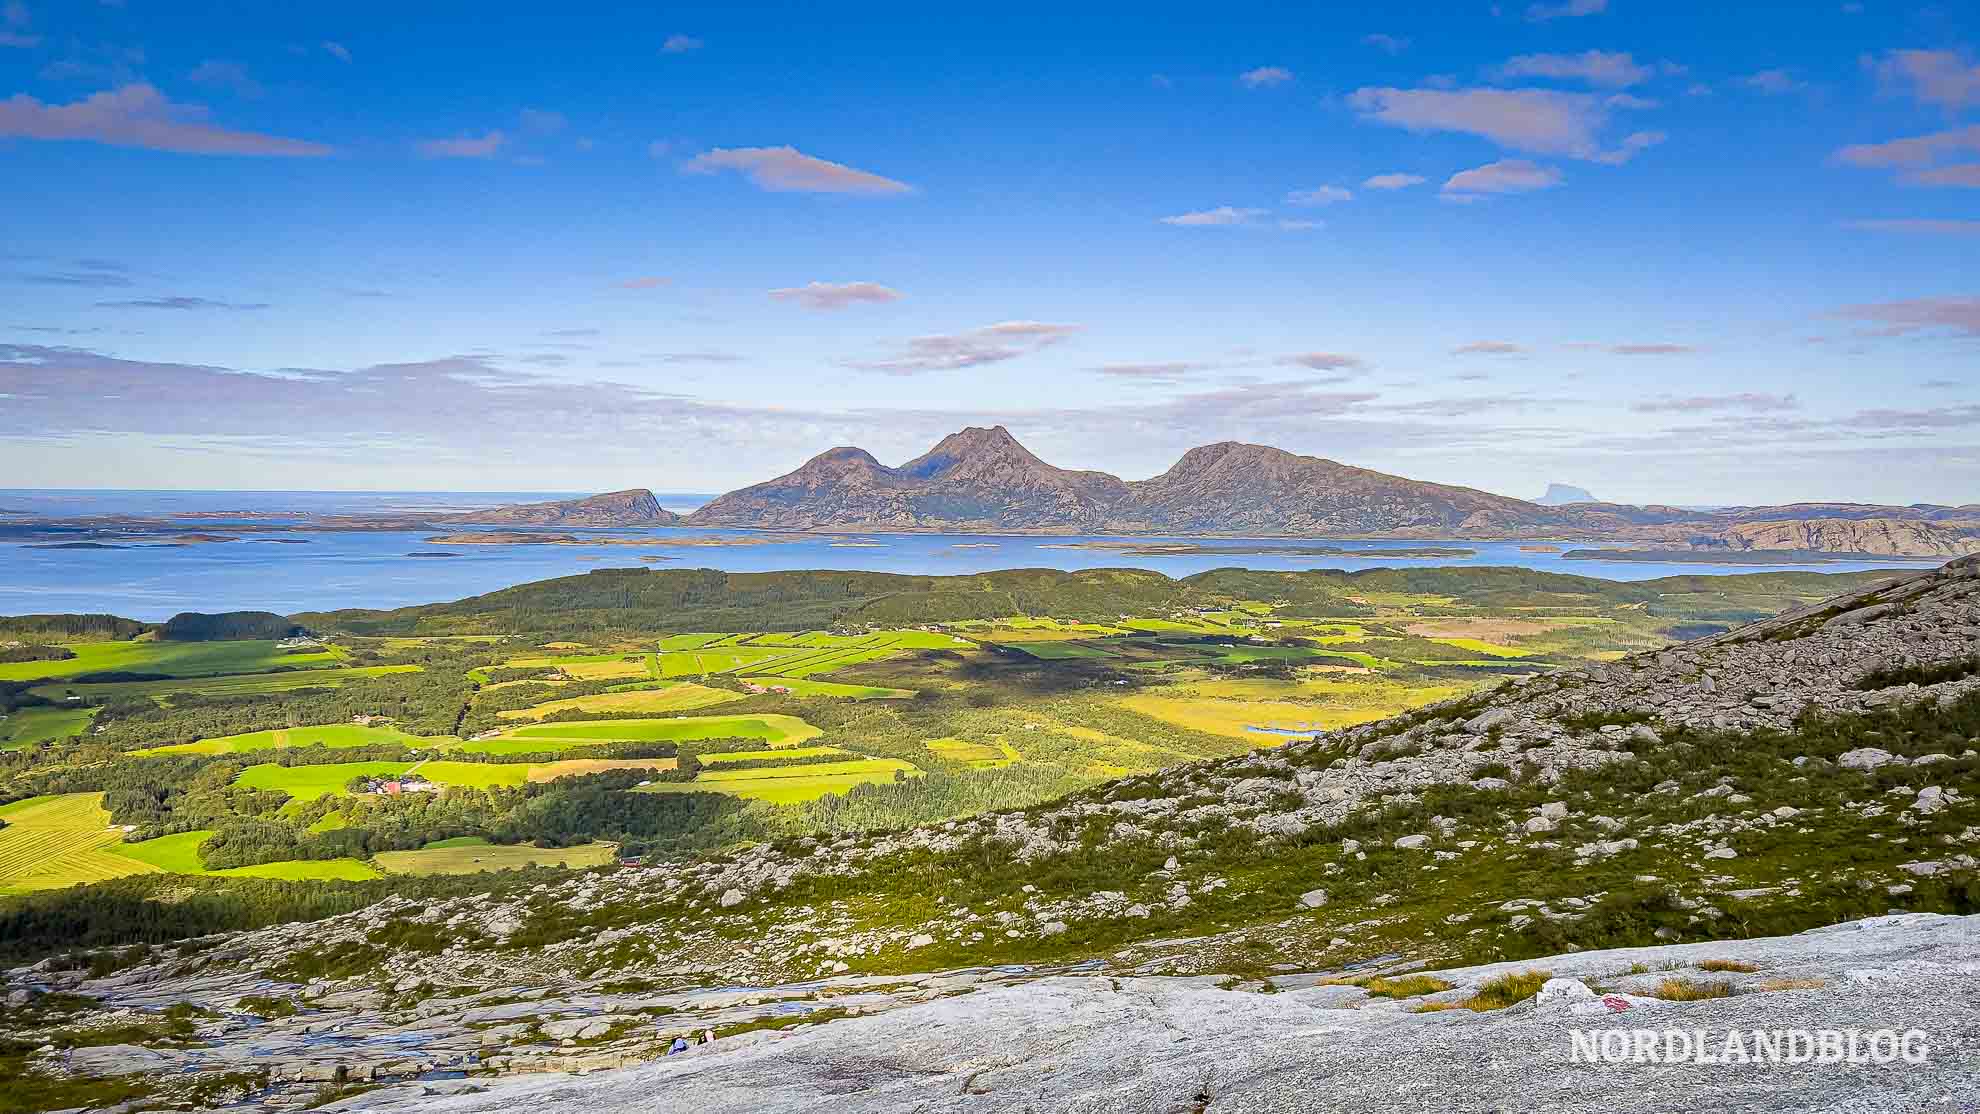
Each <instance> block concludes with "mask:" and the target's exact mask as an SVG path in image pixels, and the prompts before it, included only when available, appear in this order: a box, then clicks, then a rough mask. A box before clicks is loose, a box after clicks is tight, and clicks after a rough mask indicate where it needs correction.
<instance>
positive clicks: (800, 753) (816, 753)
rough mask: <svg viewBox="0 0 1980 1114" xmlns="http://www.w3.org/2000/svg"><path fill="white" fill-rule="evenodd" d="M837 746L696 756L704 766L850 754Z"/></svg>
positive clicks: (726, 752) (743, 751)
mask: <svg viewBox="0 0 1980 1114" xmlns="http://www.w3.org/2000/svg"><path fill="white" fill-rule="evenodd" d="M850 753H851V752H849V751H844V750H840V749H839V748H838V747H785V748H784V749H782V750H730V751H719V752H717V753H714V754H703V755H699V756H698V757H699V758H700V759H701V764H702V765H704V766H719V765H721V764H722V763H724V762H757V761H762V760H764V759H779V760H783V761H790V760H793V759H798V758H822V757H824V756H825V755H828V754H850Z"/></svg>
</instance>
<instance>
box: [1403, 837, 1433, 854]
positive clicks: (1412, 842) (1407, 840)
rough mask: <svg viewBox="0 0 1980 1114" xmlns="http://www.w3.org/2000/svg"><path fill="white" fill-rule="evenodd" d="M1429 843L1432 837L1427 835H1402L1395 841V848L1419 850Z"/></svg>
mask: <svg viewBox="0 0 1980 1114" xmlns="http://www.w3.org/2000/svg"><path fill="white" fill-rule="evenodd" d="M1429 845H1430V837H1429V836H1427V835H1406V836H1401V837H1399V838H1397V840H1396V842H1395V848H1396V850H1398V851H1418V850H1421V849H1423V848H1425V847H1428V846H1429Z"/></svg>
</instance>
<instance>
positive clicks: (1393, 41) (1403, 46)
mask: <svg viewBox="0 0 1980 1114" xmlns="http://www.w3.org/2000/svg"><path fill="white" fill-rule="evenodd" d="M1361 41H1362V42H1363V43H1364V44H1366V45H1368V46H1372V47H1374V48H1375V49H1376V50H1380V51H1383V52H1385V53H1388V54H1401V53H1402V52H1403V51H1405V50H1408V49H1409V40H1408V39H1405V38H1399V37H1397V36H1395V35H1384V34H1382V33H1381V32H1379V31H1378V32H1376V33H1375V34H1373V35H1363V36H1361Z"/></svg>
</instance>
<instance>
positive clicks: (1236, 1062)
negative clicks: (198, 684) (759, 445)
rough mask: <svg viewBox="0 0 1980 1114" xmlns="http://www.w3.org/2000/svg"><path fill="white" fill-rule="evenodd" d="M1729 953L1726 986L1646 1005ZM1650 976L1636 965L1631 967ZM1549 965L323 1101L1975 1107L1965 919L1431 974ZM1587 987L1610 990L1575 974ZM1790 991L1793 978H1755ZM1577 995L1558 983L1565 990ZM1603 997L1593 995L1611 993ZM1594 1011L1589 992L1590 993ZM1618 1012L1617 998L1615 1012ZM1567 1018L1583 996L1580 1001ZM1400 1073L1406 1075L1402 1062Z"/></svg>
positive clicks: (899, 1016)
mask: <svg viewBox="0 0 1980 1114" xmlns="http://www.w3.org/2000/svg"><path fill="white" fill-rule="evenodd" d="M1707 960H1734V961H1739V962H1742V963H1745V964H1748V965H1752V966H1755V967H1757V968H1758V969H1759V970H1758V971H1756V972H1753V973H1742V974H1737V975H1734V976H1732V978H1733V979H1734V980H1737V983H1738V985H1739V986H1740V988H1741V993H1738V994H1736V995H1735V996H1733V997H1727V998H1720V999H1714V1000H1707V1001H1697V1002H1668V1001H1661V1000H1658V999H1656V998H1654V997H1649V996H1647V995H1646V993H1644V992H1647V991H1650V990H1652V989H1653V984H1654V983H1655V981H1656V980H1659V979H1662V978H1666V977H1671V976H1672V975H1674V974H1675V975H1690V976H1694V977H1696V976H1698V975H1699V972H1698V970H1697V969H1696V968H1695V965H1696V964H1698V963H1700V962H1704V961H1707ZM1639 968H1641V969H1647V970H1649V971H1653V972H1655V973H1654V974H1639V975H1632V974H1630V973H1629V972H1631V971H1632V970H1637V969H1639ZM1530 970H1544V971H1547V972H1549V973H1551V974H1552V975H1553V976H1554V981H1552V982H1550V983H1549V986H1548V990H1549V992H1548V993H1547V994H1545V995H1542V996H1541V997H1539V998H1536V999H1532V1000H1529V1001H1527V1002H1523V1003H1521V1004H1519V1005H1515V1006H1511V1007H1508V1008H1506V1009H1503V1010H1498V1011H1494V1012H1489V1013H1474V1012H1472V1011H1469V1010H1462V1009H1457V1010H1447V1011H1441V1012H1430V1013H1418V1012H1413V1011H1412V1009H1411V1008H1410V1006H1411V1005H1413V1004H1414V1003H1413V1002H1392V1001H1388V1000H1382V999H1370V998H1367V997H1366V996H1365V995H1364V994H1363V993H1362V992H1361V991H1359V990H1355V989H1353V988H1347V987H1327V986H1319V987H1313V988H1310V989H1304V990H1290V991H1285V992H1282V993H1279V994H1256V993H1244V992H1238V991H1229V990H1220V989H1216V988H1214V987H1208V986H1204V985H1203V984H1202V982H1201V981H1200V980H1180V979H1134V978H1131V979H1107V978H1081V977H1055V978H1047V979H1041V980H1038V981H1035V982H1030V983H1026V984H1022V985H1017V986H1008V987H1002V988H999V989H994V990H989V991H984V992H982V993H976V994H970V995H966V996H962V997H957V998H945V999H941V1000H938V1001H933V1002H929V1003H925V1004H922V1005H918V1006H912V1007H908V1008H905V1009H900V1010H896V1011H893V1012H890V1013H886V1014H881V1015H878V1016H874V1017H865V1018H856V1019H852V1020H846V1021H840V1022H835V1023H833V1024H830V1025H823V1026H815V1027H811V1028H808V1029H805V1030H802V1031H799V1032H796V1033H794V1034H791V1035H788V1036H784V1037H782V1038H778V1039H768V1040H761V1041H755V1042H749V1043H745V1044H743V1045H742V1046H741V1047H736V1048H733V1049H729V1048H727V1047H725V1042H717V1043H716V1044H713V1045H709V1046H706V1047H701V1048H697V1049H694V1050H691V1051H690V1052H689V1053H686V1054H682V1055H677V1056H673V1057H669V1058H667V1059H664V1060H660V1061H657V1062H654V1063H650V1064H644V1065H640V1066H638V1067H633V1068H628V1069H624V1070H619V1071H606V1072H600V1073H597V1074H593V1075H588V1076H583V1077H572V1076H561V1075H550V1076H536V1077H530V1078H524V1079H516V1080H498V1081H495V1082H493V1083H491V1084H489V1085H488V1089H487V1090H486V1091H483V1092H480V1093H468V1094H454V1095H446V1094H440V1093H434V1092H436V1091H437V1090H444V1089H445V1088H435V1087H432V1086H426V1085H418V1084H415V1085H408V1086H400V1087H391V1088H385V1089H381V1090H378V1091H373V1092H370V1093H368V1094H365V1095H361V1096H358V1097H356V1098H353V1099H349V1100H345V1101H342V1102H337V1103H333V1104H331V1105H329V1106H327V1107H324V1109H326V1110H331V1111H377V1112H394V1114H396V1112H398V1111H413V1110H418V1111H421V1112H423V1114H424V1112H428V1111H431V1112H434V1114H442V1112H447V1114H469V1112H476V1114H479V1112H493V1111H507V1110H518V1109H535V1110H580V1109H581V1110H585V1111H588V1112H591V1114H617V1112H622V1111H623V1112H632V1111H641V1112H646V1111H703V1112H721V1111H738V1112H741V1111H823V1110H830V1111H833V1112H834V1114H866V1112H875V1114H877V1112H882V1111H887V1112H892V1111H909V1110H912V1111H919V1112H940V1111H1006V1110H1036V1111H1048V1110H1049V1111H1066V1112H1096V1114H1097V1112H1101V1111H1106V1112H1121V1114H1128V1112H1143V1111H1146V1112H1151V1114H1153V1112H1157V1111H1160V1112H1169V1111H1179V1110H1196V1111H1205V1112H1219V1111H1230V1112H1238V1111H1244V1112H1270V1111H1307V1110H1366V1111H1391V1110H1393V1111H1405V1110H1562V1111H1613V1110H1625V1109H1627V1110H1682V1109H1698V1110H1708V1109H1709V1110H1720V1111H1725V1110H1753V1111H1761V1110H1765V1111H1782V1110H1808V1111H1814V1110H1873V1109H1874V1110H1881V1111H1907V1110H1921V1111H1922V1110H1967V1109H1973V1108H1975V1106H1976V1104H1980V1072H1975V1071H1974V1069H1973V1063H1974V1057H1975V1055H1976V1053H1980V1008H1976V1006H1980V916H1976V917H1949V916H1941V915H1937V914H1907V915H1902V916H1890V917H1879V918H1873V919H1870V920H1863V921H1856V922H1852V923H1848V924H1842V925H1836V926H1833V927H1830V928H1825V929H1818V930H1815V931H1812V932H1806V933H1801V934H1799V935H1795V936H1786V937H1772V938H1763V939H1754V940H1744V941H1734V942H1718V943H1709V944H1687V945H1678V946H1668V947H1651V948H1631V949H1617V950H1610V951H1591V952H1583V953H1578V954H1572V955H1564V956H1554V957H1551V958H1547V959H1540V960H1533V961H1527V962H1520V963H1499V964H1491V965H1487V966H1481V967H1470V968H1463V969H1459V970H1452V971H1444V972H1438V973H1437V974H1439V975H1440V976H1441V977H1442V978H1443V979H1445V980H1446V981H1449V982H1451V983H1453V984H1455V989H1453V990H1451V991H1446V992H1441V993H1438V994H1435V995H1432V996H1431V998H1432V999H1433V1000H1449V999H1451V998H1453V997H1462V996H1465V995H1467V994H1468V993H1469V992H1470V991H1471V990H1473V989H1475V988H1476V987H1477V986H1478V985H1479V984H1481V983H1483V982H1485V981H1487V980H1488V979H1491V978H1493V977H1496V976H1499V975H1503V974H1506V973H1508V972H1512V971H1530ZM1597 980H1600V981H1602V982H1604V983H1607V984H1609V985H1610V987H1611V989H1610V990H1609V992H1607V993H1605V994H1602V995H1597V994H1596V993H1595V992H1594V991H1592V990H1589V989H1588V987H1587V984H1588V983H1589V982H1591V981H1597ZM1780 980H1791V982H1790V983H1789V985H1794V986H1800V987H1806V988H1805V989H1786V990H1772V991H1769V990H1766V989H1763V987H1764V986H1766V985H1770V984H1779V981H1780ZM1577 988H1578V989H1577ZM1611 1000H1613V1001H1611ZM1604 1003H1607V1004H1604ZM1616 1003H1622V1004H1623V1005H1624V1006H1625V1007H1626V1008H1623V1009H1620V1010H1617V1009H1616V1008H1615V1004H1616ZM1583 1007H1592V1008H1593V1012H1592V1013H1591V1012H1589V1010H1588V1009H1586V1008H1583ZM1637 1028H1649V1029H1655V1030H1659V1031H1662V1030H1666V1029H1672V1030H1691V1031H1696V1030H1704V1031H1705V1033H1706V1036H1707V1038H1708V1042H1709V1044H1708V1047H1710V1048H1712V1049H1714V1050H1715V1052H1717V1053H1723V1051H1724V1045H1723V1043H1722V1042H1723V1038H1724V1034H1725V1033H1726V1031H1727V1030H1740V1031H1741V1032H1742V1033H1743V1034H1744V1033H1746V1032H1748V1031H1751V1030H1756V1029H1757V1030H1774V1029H1823V1028H1834V1029H1843V1030H1849V1029H1856V1030H1881V1029H1891V1030H1895V1031H1898V1032H1900V1033H1902V1032H1905V1031H1912V1030H1915V1031H1917V1032H1918V1033H1920V1034H1922V1036H1919V1037H1916V1038H1914V1041H1915V1042H1916V1043H1915V1044H1914V1045H1913V1046H1912V1047H1914V1048H1916V1049H1918V1050H1920V1051H1922V1052H1923V1053H1924V1058H1923V1060H1922V1062H1916V1063H1911V1062H1905V1061H1904V1060H1902V1059H1898V1060H1895V1061H1893V1062H1889V1063H1849V1062H1842V1063H1798V1064H1767V1063H1696V1062H1685V1063H1677V1064H1640V1065H1639V1064H1631V1063H1620V1064H1618V1063H1587V1062H1581V1063H1577V1062H1574V1060H1573V1055H1572V1047H1573V1046H1572V1043H1571V1036H1570V1031H1571V1030H1574V1029H1583V1030H1603V1029H1637ZM1403 1065H1406V1070H1405V1069H1404V1068H1403V1067H1401V1066H1403Z"/></svg>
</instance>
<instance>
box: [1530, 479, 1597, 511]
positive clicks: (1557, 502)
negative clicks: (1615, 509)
mask: <svg viewBox="0 0 1980 1114" xmlns="http://www.w3.org/2000/svg"><path fill="white" fill-rule="evenodd" d="M1534 502H1536V503H1538V504H1540V505H1541V506H1543V507H1560V506H1566V505H1567V504H1569V503H1593V502H1596V499H1595V497H1594V496H1593V495H1590V494H1588V489H1587V488H1585V487H1575V486H1574V485H1573V484H1548V485H1547V494H1545V495H1542V496H1541V497H1540V498H1538V499H1535V500H1534Z"/></svg>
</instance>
